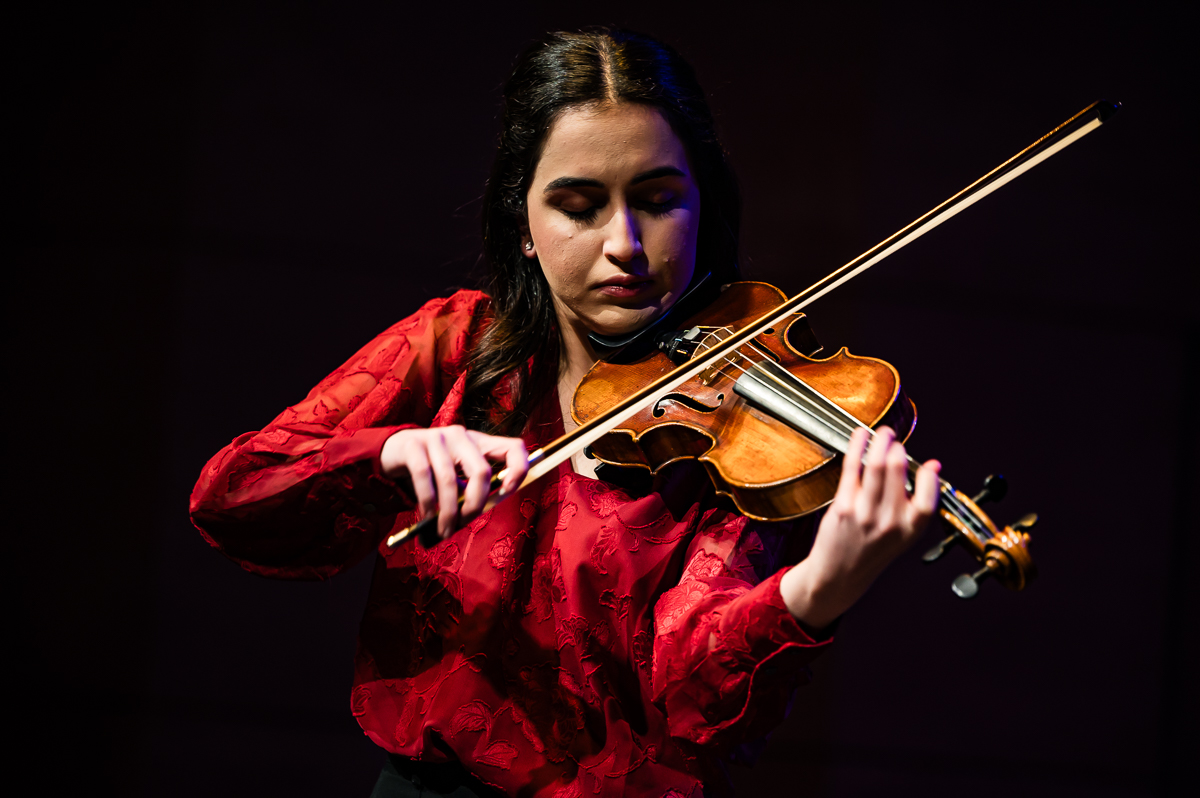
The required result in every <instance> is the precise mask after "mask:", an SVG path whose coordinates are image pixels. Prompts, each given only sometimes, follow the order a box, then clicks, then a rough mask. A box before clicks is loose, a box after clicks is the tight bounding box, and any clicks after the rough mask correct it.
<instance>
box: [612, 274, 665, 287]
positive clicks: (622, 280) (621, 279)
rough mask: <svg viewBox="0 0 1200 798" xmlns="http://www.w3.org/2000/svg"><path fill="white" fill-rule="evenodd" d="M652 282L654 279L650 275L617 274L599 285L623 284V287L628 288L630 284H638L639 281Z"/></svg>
mask: <svg viewBox="0 0 1200 798" xmlns="http://www.w3.org/2000/svg"><path fill="white" fill-rule="evenodd" d="M652 282H654V281H653V280H651V279H650V278H649V277H640V276H638V275H636V274H617V275H614V276H612V277H609V278H608V279H607V280H605V281H603V282H601V283H600V284H599V287H600V288H605V287H607V286H610V285H616V286H621V287H623V288H627V287H629V286H632V285H637V284H639V283H652Z"/></svg>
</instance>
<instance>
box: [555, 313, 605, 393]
mask: <svg viewBox="0 0 1200 798" xmlns="http://www.w3.org/2000/svg"><path fill="white" fill-rule="evenodd" d="M559 330H560V335H561V336H562V346H561V348H560V349H559V357H558V389H559V393H565V394H566V395H565V396H564V397H563V398H564V399H565V400H566V401H568V402H569V401H570V399H571V395H572V394H573V393H574V392H575V386H577V385H578V384H579V381H580V380H582V379H583V375H585V374H587V373H588V369H590V368H591V367H592V366H593V365H594V364H595V362H596V361H597V360H599V359H600V357H599V355H597V354H596V350H595V349H594V348H592V343H591V341H589V340H588V337H587V332H588V331H587V328H585V327H584V326H583V325H582V324H580V323H579V322H578V321H576V320H574V319H571V320H568V319H563V318H562V317H561V316H559Z"/></svg>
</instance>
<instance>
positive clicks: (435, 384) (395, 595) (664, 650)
mask: <svg viewBox="0 0 1200 798" xmlns="http://www.w3.org/2000/svg"><path fill="white" fill-rule="evenodd" d="M488 307H489V305H488V299H487V297H486V296H484V295H483V294H480V293H477V292H471V291H460V292H459V293H457V294H455V295H454V296H453V297H451V298H449V299H439V300H434V301H432V302H429V303H428V304H426V305H425V307H423V308H422V309H421V310H420V311H418V312H417V313H416V314H415V315H413V316H411V317H410V318H408V319H405V320H404V321H402V322H400V323H398V324H396V325H394V326H392V327H391V328H390V329H388V330H387V331H385V332H384V333H383V334H382V335H380V336H379V337H378V338H376V339H375V340H374V341H372V342H371V343H370V344H368V345H367V346H366V347H364V348H363V349H362V350H360V351H359V352H358V353H357V354H356V355H354V357H352V358H351V359H350V360H349V361H348V362H347V363H346V364H345V365H343V366H342V367H341V368H339V369H338V370H337V371H335V372H334V373H333V374H331V375H329V377H327V378H326V379H325V380H324V381H322V382H321V383H320V384H319V385H318V386H317V387H316V388H314V389H313V390H312V392H311V393H309V395H308V398H306V399H305V400H304V401H303V402H301V403H300V404H298V405H295V406H294V407H291V408H289V409H287V410H285V411H284V412H283V413H282V414H281V415H280V416H279V417H278V418H276V419H275V420H274V421H273V422H271V423H270V424H269V425H267V427H266V428H265V429H263V430H262V431H261V432H250V433H246V434H245V435H241V436H239V437H238V438H236V439H235V440H234V441H233V442H232V443H231V444H230V445H229V446H227V447H225V448H224V449H222V450H221V451H220V452H219V453H218V454H217V455H216V456H215V457H213V459H212V460H211V461H210V462H209V463H208V465H207V466H205V468H204V471H203V472H202V473H201V475H200V480H199V482H198V483H197V484H196V488H195V490H194V492H193V493H192V499H191V512H192V519H193V521H194V523H195V524H196V526H197V527H198V528H199V529H200V530H201V533H202V534H203V535H204V537H205V538H206V539H207V540H208V541H209V543H211V544H212V545H213V546H215V547H216V548H217V549H219V550H220V551H221V552H222V553H224V554H225V555H227V556H228V557H231V558H232V559H234V560H236V561H238V562H240V563H241V564H242V567H243V568H245V569H246V570H248V571H251V572H252V573H257V574H261V575H263V576H272V577H282V578H292V579H326V578H328V577H330V576H332V575H333V574H335V573H337V572H338V571H340V570H342V569H344V568H347V567H349V566H350V565H352V564H354V563H355V562H357V561H358V560H360V559H361V558H362V557H363V556H365V555H366V554H368V553H369V552H370V551H371V550H372V549H375V550H377V552H378V557H377V560H376V566H375V573H374V578H373V583H372V585H371V592H370V597H369V599H368V602H367V608H366V611H365V613H364V616H363V621H362V627H361V629H360V632H359V642H358V653H357V655H356V662H355V678H354V689H353V692H352V695H351V709H352V711H353V713H354V715H355V717H356V718H357V719H358V721H359V723H360V724H361V725H362V727H363V730H364V731H365V732H366V733H367V735H368V736H370V737H371V739H372V740H374V741H375V742H376V743H377V744H378V745H380V746H382V747H383V748H385V749H387V750H388V751H391V752H394V753H397V754H402V755H404V756H408V757H412V758H416V759H423V760H427V761H435V762H437V761H447V760H449V759H450V758H452V757H457V758H458V759H459V760H460V761H461V762H462V763H463V764H464V765H466V766H467V767H468V768H469V769H470V770H471V771H472V772H474V773H475V774H476V775H477V776H478V777H479V778H480V779H481V780H482V781H484V782H485V783H488V784H491V785H494V786H496V787H498V788H500V789H502V790H505V791H507V792H508V793H509V794H512V795H516V794H518V791H520V794H521V795H526V796H546V798H550V796H555V797H557V798H568V796H596V795H612V796H643V795H644V796H656V797H657V796H691V795H700V794H701V786H700V785H701V784H705V785H707V786H708V787H709V788H710V789H718V790H719V789H720V788H721V785H723V784H724V783H725V780H724V777H723V775H722V774H721V771H720V768H719V767H718V766H717V760H718V759H719V758H720V757H722V756H727V755H728V754H729V753H730V751H731V750H732V749H733V748H735V747H736V746H738V745H740V744H741V743H744V742H746V741H749V740H753V739H755V738H758V737H761V736H763V735H764V734H766V733H767V732H768V731H769V730H770V729H772V728H773V727H774V726H775V725H777V724H778V723H779V722H780V721H781V720H782V719H783V717H784V714H785V712H786V707H787V705H788V701H789V698H790V695H791V692H792V691H793V690H794V689H795V687H796V686H797V685H798V684H800V683H802V682H804V681H806V680H807V676H808V671H807V667H806V665H807V663H808V662H809V661H810V660H811V659H812V658H813V657H814V656H815V655H816V654H817V653H818V652H819V651H820V650H821V649H822V648H823V647H824V645H826V644H827V642H828V641H822V642H817V641H814V640H813V639H812V638H811V637H809V636H808V635H807V634H806V633H805V631H804V630H803V629H802V628H801V627H800V625H799V624H797V622H796V621H795V619H793V617H792V616H791V614H790V613H789V612H788V611H787V609H786V608H785V607H784V604H783V600H782V598H781V596H780V594H779V580H780V578H781V577H782V575H783V573H784V571H778V572H775V569H776V568H777V564H778V561H779V559H780V558H781V552H782V551H783V549H784V547H785V545H786V544H787V538H785V536H784V533H785V532H787V531H788V526H787V525H771V524H756V523H753V522H747V520H746V519H745V518H743V517H741V516H739V515H737V514H735V513H732V512H730V511H729V510H727V509H724V507H723V506H721V505H719V504H718V502H717V500H716V497H715V495H714V492H713V490H712V487H711V484H710V483H709V481H708V479H707V477H705V476H704V474H703V472H702V471H701V470H700V469H699V468H693V467H677V468H673V469H669V470H668V472H667V473H666V474H665V475H664V476H662V477H660V478H659V479H658V480H657V481H656V485H655V490H654V492H652V493H650V494H649V495H647V496H645V497H642V498H631V497H630V496H629V495H628V494H626V493H625V492H623V491H621V490H619V489H617V488H615V487H614V486H612V485H609V484H607V483H605V482H600V481H597V480H594V479H589V478H586V477H583V476H579V475H577V474H575V473H574V472H573V471H572V470H571V469H570V468H569V466H566V465H564V466H562V467H560V469H559V471H558V473H557V475H555V476H553V477H546V478H543V479H542V480H540V481H538V482H536V483H534V484H533V485H530V486H528V487H526V488H525V489H523V490H522V491H520V492H519V493H518V494H517V495H515V496H513V497H510V498H509V499H507V500H505V501H504V502H502V503H500V504H499V505H498V506H497V507H496V508H494V509H493V510H491V511H490V512H487V513H485V514H483V515H481V516H480V517H479V518H477V519H475V521H474V522H472V523H471V524H470V525H469V526H467V527H466V528H464V529H462V530H460V531H459V532H457V533H456V534H455V535H454V536H453V537H452V538H450V539H449V540H447V541H445V542H443V543H441V544H440V545H438V546H437V547H435V548H433V549H431V550H428V551H426V550H423V549H421V548H420V547H419V546H417V545H413V544H410V543H405V544H401V545H400V546H398V547H397V548H396V549H394V550H390V549H388V548H386V546H385V545H384V544H383V543H382V541H383V539H384V538H385V537H386V535H388V534H389V533H390V532H391V531H393V530H394V529H399V528H403V527H404V526H407V525H409V524H411V523H413V522H414V521H415V512H414V511H413V504H412V501H411V499H409V498H408V497H407V496H406V495H405V494H404V493H403V492H401V491H399V490H397V489H396V487H395V485H393V483H391V482H390V481H389V480H388V479H387V478H386V477H384V476H383V474H382V471H381V470H380V463H379V453H380V450H381V448H382V447H383V443H384V441H385V440H387V438H388V437H389V436H390V435H392V434H393V433H395V432H396V431H397V430H401V429H405V428H409V427H414V426H419V427H429V426H440V425H448V424H453V423H457V422H458V421H459V412H460V407H461V400H462V389H463V382H464V377H463V370H464V365H465V357H466V354H467V352H468V351H469V347H470V344H471V342H472V340H473V337H474V336H475V335H476V334H477V333H478V332H479V328H480V326H481V323H482V322H483V321H484V319H485V317H486V313H487V311H488ZM561 434H562V418H561V415H560V411H559V403H558V400H557V396H553V395H551V396H548V397H546V401H545V402H544V403H542V405H541V406H540V409H539V411H538V413H537V414H536V415H535V417H534V418H532V419H531V421H530V424H529V427H528V431H527V434H526V435H525V441H526V443H527V444H528V446H529V448H530V449H531V450H532V449H534V448H536V447H537V446H539V445H541V444H543V443H545V442H547V441H550V440H552V439H554V438H555V437H557V436H559V435H561ZM785 570H786V569H785Z"/></svg>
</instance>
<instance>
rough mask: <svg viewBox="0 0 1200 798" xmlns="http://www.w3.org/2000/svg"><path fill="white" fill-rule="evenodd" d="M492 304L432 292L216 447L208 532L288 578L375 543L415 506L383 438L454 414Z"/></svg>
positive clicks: (245, 559) (332, 565) (206, 476)
mask: <svg viewBox="0 0 1200 798" xmlns="http://www.w3.org/2000/svg"><path fill="white" fill-rule="evenodd" d="M487 303H488V299H487V297H486V296H484V295H483V294H480V293H478V292H473V291H460V292H458V293H457V294H455V295H454V296H453V297H450V298H448V299H438V300H434V301H432V302H429V303H428V304H426V305H425V306H424V307H422V308H421V310H419V311H418V312H417V313H416V314H414V315H413V316H411V317H409V318H407V319H405V320H404V321H401V322H399V323H397V324H395V325H393V326H392V327H390V328H389V329H387V330H386V331H384V332H383V333H382V334H381V335H379V336H378V337H377V338H376V339H375V340H373V341H371V342H370V343H369V344H367V345H366V346H365V347H363V348H362V349H361V350H359V351H358V352H357V353H356V354H355V355H354V356H353V357H351V358H350V359H349V360H348V361H346V363H345V364H344V365H342V366H341V367H340V368H338V369H337V370H336V371H334V372H333V373H332V374H330V375H329V376H328V377H326V378H325V379H324V380H322V381H321V383H320V384H319V385H317V386H316V387H315V388H313V389H312V391H311V392H309V394H308V396H307V397H306V398H305V399H304V401H302V402H300V403H299V404H297V405H294V406H293V407H289V408H288V409H287V410H285V411H283V413H281V414H280V415H279V416H278V417H277V418H276V419H275V420H274V421H272V422H271V423H270V424H268V425H267V426H266V427H265V428H264V429H262V430H261V431H259V432H248V433H246V434H244V435H240V436H238V437H237V438H235V439H234V440H233V442H232V443H230V444H229V445H228V446H226V447H225V448H224V449H222V450H221V451H220V452H218V453H217V454H216V455H215V456H214V457H213V458H212V459H211V460H210V461H209V462H208V464H207V465H206V466H205V467H204V470H203V471H202V472H201V474H200V479H199V481H198V482H197V483H196V487H195V489H194V490H193V491H192V497H191V515H192V522H193V523H194V524H195V525H196V527H197V528H198V529H199V530H200V531H201V533H202V534H203V535H204V537H205V539H207V540H208V542H209V543H211V544H212V545H213V546H215V547H216V548H217V549H219V550H220V551H221V552H222V553H224V554H225V555H226V556H228V557H230V558H231V559H233V560H235V561H237V562H239V563H241V564H242V567H243V568H245V569H246V570H248V571H251V572H254V573H258V574H262V575H264V576H276V577H284V578H296V579H324V578H327V577H329V576H330V575H332V574H334V573H336V572H338V571H340V570H342V569H344V568H347V567H349V566H350V565H352V564H354V563H355V562H357V561H358V560H359V559H361V558H362V557H363V556H365V555H366V554H367V553H369V552H370V551H371V550H372V549H373V548H374V547H375V546H376V545H378V543H379V541H380V539H381V538H382V536H383V535H386V534H387V533H388V532H389V531H390V530H391V528H392V525H393V524H394V522H395V518H396V515H397V513H399V512H401V511H404V510H407V509H410V508H411V500H410V499H409V498H408V497H407V496H406V495H405V494H404V493H402V492H401V491H399V490H397V488H396V486H395V485H394V484H393V483H392V482H391V481H390V480H388V479H387V478H386V477H384V475H383V474H382V472H381V470H380V465H379V453H380V451H381V449H382V448H383V444H384V442H385V441H386V440H387V439H388V438H389V437H390V436H391V435H392V434H393V433H395V432H397V431H398V430H402V429H408V428H413V427H429V426H438V425H440V424H445V423H450V422H449V421H447V420H446V419H452V418H453V417H454V416H455V414H456V412H457V410H458V406H459V403H460V400H461V390H462V382H463V380H462V376H463V370H464V366H465V359H466V356H467V353H468V351H469V348H470V343H471V339H472V336H473V335H474V334H475V333H476V332H477V328H478V325H479V318H480V315H481V314H482V313H486V311H487V308H488V304H487Z"/></svg>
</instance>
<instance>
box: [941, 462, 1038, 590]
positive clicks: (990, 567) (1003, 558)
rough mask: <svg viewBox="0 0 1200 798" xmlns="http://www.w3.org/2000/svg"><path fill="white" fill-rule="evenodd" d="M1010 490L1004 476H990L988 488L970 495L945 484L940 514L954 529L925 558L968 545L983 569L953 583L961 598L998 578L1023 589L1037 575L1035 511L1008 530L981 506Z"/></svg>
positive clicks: (943, 485)
mask: <svg viewBox="0 0 1200 798" xmlns="http://www.w3.org/2000/svg"><path fill="white" fill-rule="evenodd" d="M1007 490H1008V484H1007V482H1005V480H1004V477H1002V476H999V475H994V476H989V477H988V478H987V480H985V482H984V489H983V490H982V491H981V492H980V493H978V494H976V496H975V497H974V498H968V497H967V496H966V495H964V494H963V493H960V492H959V491H957V490H955V489H954V488H953V487H952V486H951V485H950V484H949V483H945V482H943V483H942V507H941V508H940V509H939V511H938V512H939V514H940V515H941V517H942V520H944V521H946V523H948V524H949V525H950V526H951V527H952V528H953V530H954V532H953V533H952V534H951V535H950V536H949V537H947V538H946V539H945V540H942V541H940V542H939V543H938V544H937V545H935V546H934V547H933V548H931V549H930V550H929V551H927V552H925V555H924V557H922V559H923V560H924V561H925V562H927V563H931V562H934V561H936V560H937V559H939V558H940V557H941V556H942V555H943V554H945V553H946V551H947V550H948V549H949V548H950V547H951V546H953V545H954V544H956V543H958V544H961V545H963V546H965V547H966V548H967V550H968V551H970V553H971V556H973V557H974V558H975V559H976V560H977V561H978V562H979V563H981V564H982V566H983V567H982V568H980V569H979V570H978V571H975V572H974V573H969V574H962V575H961V576H959V577H958V578H956V579H955V580H954V582H953V584H952V585H951V589H952V590H953V591H954V594H955V595H956V596H958V597H959V598H964V599H968V598H972V597H974V596H975V595H976V594H977V593H978V592H979V583H980V582H982V581H983V580H984V579H986V578H988V577H992V578H994V579H995V580H996V581H998V582H999V583H1000V584H1002V585H1003V586H1004V587H1006V588H1008V589H1009V590H1023V589H1024V588H1025V586H1026V585H1027V584H1029V582H1031V581H1033V579H1034V577H1035V576H1037V566H1036V565H1034V562H1033V558H1032V557H1031V556H1030V554H1029V543H1030V537H1029V533H1028V531H1027V530H1029V529H1030V528H1032V527H1033V525H1034V524H1036V523H1037V520H1038V517H1037V514H1035V513H1029V514H1028V515H1025V516H1024V517H1022V518H1021V519H1020V520H1018V521H1016V522H1014V523H1012V524H1009V525H1008V526H1006V527H1004V529H999V528H997V526H996V524H995V522H994V521H992V519H991V518H989V517H988V515H987V514H986V513H984V512H983V511H982V510H980V509H979V504H980V503H982V502H984V501H999V500H1000V499H1001V498H1003V497H1004V494H1005V493H1006V492H1007Z"/></svg>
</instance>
